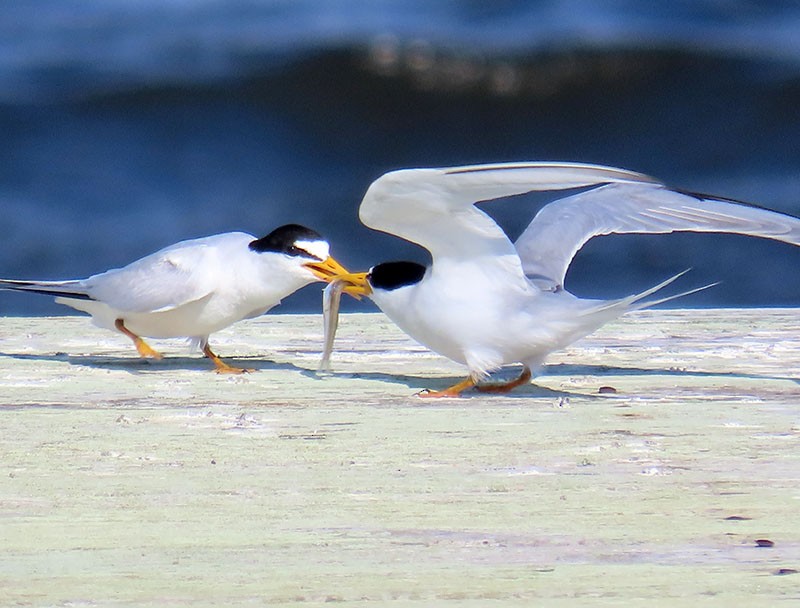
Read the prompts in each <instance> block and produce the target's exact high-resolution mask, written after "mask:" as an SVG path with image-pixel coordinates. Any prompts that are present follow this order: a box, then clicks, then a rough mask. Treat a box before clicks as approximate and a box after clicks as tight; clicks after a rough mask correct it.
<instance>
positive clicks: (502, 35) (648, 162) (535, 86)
mask: <svg viewBox="0 0 800 608" xmlns="http://www.w3.org/2000/svg"><path fill="white" fill-rule="evenodd" d="M0 135H2V146H0V276H3V277H11V278H40V279H56V278H74V277H81V276H86V275H89V274H93V273H95V272H99V271H102V270H105V269H107V268H110V267H115V266H120V265H123V264H126V263H128V262H130V261H132V260H133V259H135V258H137V257H140V256H142V255H144V254H147V253H150V252H152V251H154V250H156V249H158V248H160V247H162V246H165V245H168V244H170V243H173V242H175V241H178V240H181V239H185V238H192V237H197V236H203V235H208V234H213V233H217V232H223V231H228V230H245V231H248V232H252V233H254V234H257V235H261V234H264V233H266V232H268V231H269V230H271V229H272V228H274V227H275V226H277V225H279V224H282V223H287V222H300V223H304V224H307V225H309V226H311V227H313V228H315V229H317V230H318V231H320V232H322V233H324V234H325V235H326V236H327V237H329V239H330V240H331V242H332V243H333V247H334V254H335V255H336V257H337V258H339V259H340V260H341V261H342V262H344V263H345V264H347V265H348V266H350V267H352V268H354V269H364V268H366V267H369V266H370V265H372V264H374V263H376V262H378V261H382V260H385V259H391V258H394V257H398V256H399V257H411V258H413V259H420V260H424V259H425V254H424V252H421V251H419V250H418V249H417V248H415V247H414V246H411V245H409V244H406V243H403V242H401V241H399V240H398V239H395V238H392V237H388V236H385V235H381V234H378V233H374V232H371V231H369V230H367V229H366V228H364V227H363V226H361V225H360V224H359V223H358V220H357V216H356V210H357V206H358V203H359V201H360V198H361V196H362V195H363V193H364V191H365V189H366V187H367V186H368V184H369V182H370V181H371V180H372V179H374V178H375V177H377V176H379V175H380V174H381V173H383V172H385V171H387V170H389V169H394V168H399V167H409V166H440V165H459V164H466V163H477V162H494V161H509V160H574V161H587V162H596V163H602V164H610V165H617V166H622V167H627V168H630V169H635V170H638V171H642V172H645V173H649V174H652V175H655V176H658V177H660V178H661V179H663V180H665V181H667V182H668V183H671V184H674V185H676V186H680V187H683V188H687V189H691V190H696V191H701V192H710V193H715V194H719V195H723V196H727V197H732V198H736V199H742V200H747V201H751V202H755V203H758V204H760V205H763V206H767V207H770V208H773V209H776V210H780V211H783V212H786V213H791V214H794V215H799V216H800V4H798V3H797V2H763V1H758V2H755V1H754V2H745V1H741V0H728V1H726V2H719V1H712V0H694V1H691V2H690V1H685V2H683V1H672V2H659V3H657V2H633V1H623V0H618V1H616V2H613V1H612V2H603V3H595V2H590V1H588V0H587V1H576V2H559V1H534V2H521V1H511V0H508V1H502V0H499V1H496V2H478V1H467V0H462V1H456V0H453V1H430V0H416V1H414V0H412V1H406V2H399V1H392V0H382V1H378V0H374V1H366V0H365V1H364V2H355V1H345V0H329V1H325V2H319V1H317V0H314V1H311V0H307V1H293V2H283V1H278V0H261V1H259V0H249V1H248V0H194V1H189V0H173V1H168V0H159V1H155V0H146V1H145V0H128V1H116V2H107V1H106V0H83V1H80V2H78V1H68V0H49V1H47V0H40V1H35V2H34V1H24V0H22V1H21V0H17V1H16V2H14V3H8V4H7V5H5V6H4V7H3V11H2V16H0ZM542 202H543V199H541V198H539V197H537V198H535V199H532V200H528V201H516V200H515V201H513V202H509V203H496V204H493V205H491V206H489V207H488V208H486V207H485V208H486V209H487V210H488V211H490V212H494V211H495V210H497V211H498V213H499V217H500V219H501V222H502V223H503V225H504V226H507V227H508V230H509V231H510V232H512V233H518V232H520V231H521V230H522V228H523V227H524V225H525V224H526V223H527V221H528V220H530V218H531V217H532V214H533V212H534V211H535V209H536V206H537V205H540V204H542ZM687 267H693V268H694V270H693V272H692V273H690V274H689V275H688V276H687V277H684V278H683V279H681V287H683V288H689V287H692V286H696V285H701V284H705V283H709V282H713V281H717V280H722V281H723V283H722V284H721V285H719V286H717V287H715V288H713V289H710V290H708V291H705V292H702V293H700V294H697V295H695V296H692V297H690V298H687V299H685V300H683V301H681V304H683V305H703V306H715V305H725V306H728V305H731V306H733V305H736V306H760V305H800V248H796V247H791V246H788V245H784V244H780V243H772V242H766V241H760V240H756V239H749V238H745V237H733V236H714V235H671V236H666V237H654V236H651V237H638V236H626V237H607V238H603V239H595V240H593V241H592V242H590V243H589V244H588V245H587V246H586V247H585V248H584V250H583V251H582V252H581V253H580V254H579V256H578V258H577V259H576V262H575V264H574V266H573V268H572V269H571V271H570V274H569V275H568V278H567V286H568V288H569V289H571V290H572V291H574V292H575V293H577V294H579V295H583V296H587V297H590V296H592V297H612V296H621V295H626V294H628V293H632V292H634V291H638V290H641V289H644V288H646V287H648V286H650V285H652V284H654V283H656V282H658V281H660V280H662V279H664V278H665V277H666V276H669V275H670V274H673V273H676V272H678V271H680V270H683V269H684V268H687ZM320 289H321V287H320V286H311V287H309V288H306V289H304V290H303V291H302V292H300V293H298V294H296V295H295V296H294V297H292V298H289V299H288V300H286V301H285V303H284V305H283V306H282V307H281V309H282V310H284V311H309V310H314V309H318V307H319V292H320ZM347 306H348V307H349V309H351V310H369V309H371V305H369V304H366V305H365V304H356V303H347ZM64 311H65V309H61V308H59V307H57V306H55V305H54V304H52V303H50V302H49V301H48V299H47V298H44V297H35V296H28V295H18V294H10V293H7V292H0V314H25V313H57V312H64Z"/></svg>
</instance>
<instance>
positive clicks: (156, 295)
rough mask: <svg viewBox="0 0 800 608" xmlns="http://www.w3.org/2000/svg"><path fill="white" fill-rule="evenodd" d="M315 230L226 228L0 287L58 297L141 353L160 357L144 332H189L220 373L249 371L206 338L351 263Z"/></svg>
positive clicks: (169, 335) (4, 282)
mask: <svg viewBox="0 0 800 608" xmlns="http://www.w3.org/2000/svg"><path fill="white" fill-rule="evenodd" d="M329 249H330V246H329V244H328V242H327V241H325V240H324V239H323V238H322V237H321V236H320V235H319V234H318V233H317V232H315V231H313V230H311V229H309V228H306V227H304V226H300V225H297V224H288V225H286V226H281V227H280V228H277V229H275V230H273V231H272V232H270V233H269V234H268V235H266V236H264V237H262V238H256V237H254V236H252V235H250V234H246V233H244V232H228V233H224V234H217V235H214V236H209V237H205V238H199V239H193V240H188V241H181V242H180V243H176V244H174V245H171V246H169V247H166V248H165V249H162V250H160V251H157V252H156V253H153V254H151V255H148V256H146V257H143V258H141V259H139V260H137V261H135V262H133V263H131V264H129V265H128V266H125V267H124V268H117V269H113V270H109V271H107V272H103V273H101V274H96V275H93V276H91V277H89V278H86V279H76V280H69V281H21V280H11V279H0V289H10V290H16V291H27V292H33V293H41V294H47V295H51V296H56V300H55V301H56V302H58V303H59V304H66V305H67V306H71V307H72V308H75V309H77V310H80V311H83V312H87V313H89V314H90V315H91V316H92V321H93V323H94V324H95V325H97V326H99V327H102V328H105V329H111V330H117V331H120V332H122V333H123V334H125V335H126V336H128V337H129V338H131V339H132V340H133V343H134V346H136V350H137V351H138V352H139V355H140V356H142V357H149V358H155V359H161V358H162V355H161V354H160V353H159V352H157V351H156V350H154V349H153V348H151V347H150V346H149V345H148V344H147V343H146V342H145V341H144V340H143V339H142V337H141V336H146V337H149V338H175V337H188V338H191V339H192V341H193V342H195V343H196V344H197V345H198V346H199V347H200V348H201V349H202V351H203V354H204V355H205V356H206V357H208V358H209V359H211V360H212V361H213V362H214V364H215V366H216V369H217V371H218V372H224V373H241V372H245V371H252V370H245V369H241V368H237V367H233V366H231V365H228V364H227V363H225V362H224V361H222V360H221V359H220V358H219V357H218V356H217V355H216V354H214V352H213V351H212V350H211V348H210V347H209V345H208V337H209V335H210V334H212V333H213V332H215V331H219V330H220V329H223V328H225V327H227V326H229V325H231V324H232V323H235V322H236V321H240V320H242V319H250V318H252V317H257V316H259V315H261V314H263V313H265V312H267V311H268V310H269V309H270V308H272V307H273V306H276V305H277V304H279V303H280V301H281V299H282V298H285V297H286V296H288V295H290V294H292V293H293V292H295V291H296V290H298V289H300V288H301V287H303V286H305V285H308V284H309V283H313V282H314V281H319V280H322V281H330V280H331V279H333V278H334V277H336V276H337V275H339V274H342V273H345V272H346V270H345V269H344V267H342V266H341V265H340V264H339V263H338V262H337V261H336V260H334V259H333V258H332V257H330V253H329Z"/></svg>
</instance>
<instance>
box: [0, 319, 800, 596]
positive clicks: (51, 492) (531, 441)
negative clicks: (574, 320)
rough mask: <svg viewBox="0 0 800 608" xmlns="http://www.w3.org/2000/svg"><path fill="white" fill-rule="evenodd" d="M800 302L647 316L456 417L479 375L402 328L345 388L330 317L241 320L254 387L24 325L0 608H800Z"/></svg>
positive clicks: (9, 328)
mask: <svg viewBox="0 0 800 608" xmlns="http://www.w3.org/2000/svg"><path fill="white" fill-rule="evenodd" d="M798 312H799V311H797V310H725V311H719V310H709V311H650V312H644V313H638V314H636V315H631V316H629V317H627V318H626V319H624V320H622V321H620V322H619V323H615V324H613V325H610V326H608V327H606V328H604V329H603V330H601V331H600V332H598V333H596V334H595V335H594V336H592V337H591V338H588V339H586V340H584V341H582V342H580V343H579V344H577V345H575V346H574V347H573V348H570V349H568V350H566V351H564V352H562V353H557V354H555V355H554V356H553V357H552V359H551V361H550V365H549V366H548V368H547V370H546V371H547V375H545V376H543V377H541V378H538V379H537V380H536V384H534V385H531V386H530V387H527V388H524V389H521V390H518V391H517V392H515V393H512V394H511V395H508V396H486V395H477V394H476V395H469V396H468V398H464V399H455V400H443V401H437V402H430V401H423V400H420V399H417V398H415V397H413V396H412V395H413V393H414V391H416V390H418V389H420V388H422V387H425V386H429V387H431V388H442V387H444V386H446V385H447V384H448V383H452V382H454V381H455V380H456V379H457V378H458V377H460V375H461V374H462V370H461V368H460V367H459V366H457V365H455V364H451V363H450V362H448V361H445V360H443V359H441V358H439V357H436V356H435V355H432V354H430V353H428V352H427V351H425V349H423V348H421V347H419V346H417V345H415V344H414V343H413V342H411V341H409V340H408V339H407V338H406V337H405V336H403V335H402V334H401V333H400V332H399V331H398V330H397V329H396V328H395V327H394V326H393V325H392V324H391V323H389V322H388V321H387V320H386V319H385V317H383V316H382V315H379V314H367V315H345V316H343V318H342V321H341V324H340V334H339V338H338V339H337V351H336V353H335V354H334V359H333V363H334V366H335V369H336V370H337V373H336V374H334V375H331V376H327V377H324V378H317V377H315V375H314V374H313V370H314V368H315V367H316V364H317V359H318V356H319V350H320V348H321V344H322V326H321V319H320V318H319V317H318V316H301V315H272V316H266V317H263V318H260V319H257V320H253V321H248V322H243V323H240V324H238V325H236V326H234V327H233V328H231V329H229V330H227V331H225V332H221V333H220V334H219V335H218V336H216V337H215V338H216V339H215V341H214V343H213V344H214V346H215V347H216V349H217V350H218V351H219V352H220V354H221V355H222V356H225V355H230V354H236V355H238V357H234V361H238V362H240V363H243V364H246V365H247V366H248V367H255V368H257V369H258V372H257V373H255V374H252V375H248V376H240V377H231V376H219V375H216V374H214V373H213V372H211V371H210V369H211V367H212V366H211V364H210V363H209V362H207V361H206V360H203V359H202V358H199V357H197V356H196V355H192V354H189V353H187V351H186V350H185V349H184V348H183V345H182V343H181V342H180V341H175V342H158V343H157V344H158V347H159V348H160V349H161V350H163V351H164V352H165V354H167V355H168V358H167V359H165V360H164V361H159V362H153V363H148V362H143V361H140V360H138V359H137V358H136V357H135V352H134V351H133V349H132V348H131V347H130V345H129V344H128V342H127V340H126V339H125V338H123V337H118V336H116V335H114V334H111V333H109V332H103V331H100V330H96V329H94V328H92V327H91V326H90V324H89V322H88V321H87V319H86V318H81V317H64V318H2V319H0V417H1V418H0V420H1V422H0V424H2V441H0V462H2V471H0V480H2V481H0V526H1V527H0V547H1V548H2V551H1V552H0V605H23V606H24V605H36V606H50V605H76V606H125V605H135V606H144V605H152V606H186V605H214V604H216V605H243V604H253V605H262V604H270V605H275V604H281V603H285V604H295V603H300V604H302V603H308V604H313V603H316V602H322V601H325V600H340V601H345V602H348V603H349V604H353V605H362V606H367V605H381V604H383V603H385V602H387V601H388V600H405V601H404V602H403V603H404V604H412V605H414V604H416V605H421V606H422V605H425V606H428V605H433V604H437V605H438V604H444V603H447V604H452V605H456V604H458V605H476V606H477V605H486V603H487V602H488V601H489V600H493V601H494V602H495V603H496V604H493V605H501V604H502V605H532V604H533V603H535V602H536V601H537V600H539V601H546V602H547V604H548V605H576V603H578V604H582V605H586V604H587V603H591V604H592V605H603V604H609V605H612V604H613V605H619V604H620V603H624V604H626V605H631V604H635V603H637V602H639V603H644V602H645V601H646V602H647V603H648V604H649V605H670V606H672V605H676V604H678V603H687V604H688V603H689V602H692V603H696V602H697V601H699V600H702V601H703V602H704V604H705V605H720V606H722V605H726V606H727V605H759V604H760V605H767V604H770V603H772V602H773V601H775V600H779V599H786V600H788V599H795V600H797V599H800V591H798V589H800V585H799V584H798V583H800V574H792V571H793V570H800V515H798V513H800V489H799V488H800V449H799V448H800V328H799V327H798V319H799V318H800V316H799V315H798ZM604 386H607V387H613V388H614V389H615V390H616V393H607V392H606V393H599V392H598V391H599V389H600V387H604ZM757 540H770V541H772V542H773V543H774V544H773V546H771V547H758V546H757V543H756V541H757ZM781 573H783V574H781Z"/></svg>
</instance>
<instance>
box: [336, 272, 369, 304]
mask: <svg viewBox="0 0 800 608" xmlns="http://www.w3.org/2000/svg"><path fill="white" fill-rule="evenodd" d="M368 275H369V273H368V272H350V273H345V274H340V275H339V276H338V277H336V280H337V281H344V282H345V283H349V285H347V287H345V288H344V292H345V293H349V294H350V295H351V296H353V297H356V298H359V297H361V296H368V295H369V294H371V293H372V287H370V284H369V281H367V276H368Z"/></svg>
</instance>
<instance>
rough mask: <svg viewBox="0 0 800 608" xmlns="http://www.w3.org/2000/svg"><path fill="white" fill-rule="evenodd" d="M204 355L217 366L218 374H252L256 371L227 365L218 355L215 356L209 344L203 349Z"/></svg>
mask: <svg viewBox="0 0 800 608" xmlns="http://www.w3.org/2000/svg"><path fill="white" fill-rule="evenodd" d="M203 354H204V355H205V356H206V357H208V358H209V359H211V360H212V361H213V362H214V365H216V367H217V370H216V371H217V373H218V374H250V373H252V372H254V371H256V370H254V369H248V368H244V367H234V366H233V365H228V364H227V363H225V361H223V360H222V359H220V358H219V357H218V356H217V355H215V354H214V352H213V351H212V350H211V348H210V347H209V346H208V344H206V345H205V346H204V347H203Z"/></svg>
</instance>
